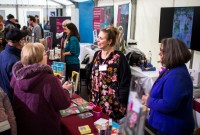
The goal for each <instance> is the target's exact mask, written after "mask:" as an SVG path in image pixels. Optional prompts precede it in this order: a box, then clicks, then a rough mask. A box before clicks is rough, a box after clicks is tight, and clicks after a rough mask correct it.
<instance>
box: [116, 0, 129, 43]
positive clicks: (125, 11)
mask: <svg viewBox="0 0 200 135" xmlns="http://www.w3.org/2000/svg"><path fill="white" fill-rule="evenodd" d="M128 22H129V4H123V5H119V6H118V15H117V26H118V27H119V30H121V31H122V33H123V38H124V40H125V41H127V35H128Z"/></svg>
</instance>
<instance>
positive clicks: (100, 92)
mask: <svg viewBox="0 0 200 135" xmlns="http://www.w3.org/2000/svg"><path fill="white" fill-rule="evenodd" d="M101 52H102V51H101V50H100V51H97V52H96V53H95V55H94V58H93V63H92V74H91V94H90V101H92V102H94V103H95V104H97V105H100V106H102V107H103V112H104V113H106V114H107V115H108V116H110V117H111V118H113V119H115V120H118V119H120V118H122V117H123V116H124V115H125V113H126V106H127V101H128V94H129V86H130V79H131V71H130V67H129V65H128V62H127V60H126V58H125V56H124V54H123V53H122V52H120V51H114V52H112V53H111V54H110V55H109V57H108V58H107V59H102V58H101ZM103 64H105V65H107V70H106V71H99V66H100V65H103Z"/></svg>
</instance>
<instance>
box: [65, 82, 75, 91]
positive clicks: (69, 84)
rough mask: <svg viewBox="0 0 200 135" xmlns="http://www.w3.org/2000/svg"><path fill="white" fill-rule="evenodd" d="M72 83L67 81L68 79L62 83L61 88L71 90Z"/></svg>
mask: <svg viewBox="0 0 200 135" xmlns="http://www.w3.org/2000/svg"><path fill="white" fill-rule="evenodd" d="M72 86H73V85H72V83H69V82H68V81H66V82H65V83H64V84H63V88H65V89H67V90H69V91H70V90H72Z"/></svg>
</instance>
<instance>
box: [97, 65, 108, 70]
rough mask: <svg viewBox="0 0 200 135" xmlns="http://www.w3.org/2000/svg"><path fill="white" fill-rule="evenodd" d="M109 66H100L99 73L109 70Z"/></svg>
mask: <svg viewBox="0 0 200 135" xmlns="http://www.w3.org/2000/svg"><path fill="white" fill-rule="evenodd" d="M107 66H108V65H106V64H104V65H100V66H99V71H106V70H107Z"/></svg>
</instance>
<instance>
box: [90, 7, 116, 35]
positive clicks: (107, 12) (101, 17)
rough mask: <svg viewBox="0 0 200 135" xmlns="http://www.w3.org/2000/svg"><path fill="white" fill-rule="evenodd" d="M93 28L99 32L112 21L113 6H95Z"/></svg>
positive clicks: (111, 23)
mask: <svg viewBox="0 0 200 135" xmlns="http://www.w3.org/2000/svg"><path fill="white" fill-rule="evenodd" d="M93 13H94V14H93V29H94V30H97V31H98V32H99V30H100V29H103V28H106V27H108V26H109V25H113V23H114V6H106V7H97V8H94V10H93Z"/></svg>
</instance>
